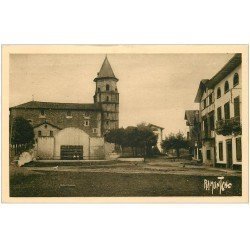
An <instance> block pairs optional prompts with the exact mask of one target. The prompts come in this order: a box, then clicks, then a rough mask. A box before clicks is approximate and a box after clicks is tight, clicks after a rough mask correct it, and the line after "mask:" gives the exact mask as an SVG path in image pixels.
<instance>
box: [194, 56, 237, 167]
mask: <svg viewBox="0 0 250 250" xmlns="http://www.w3.org/2000/svg"><path fill="white" fill-rule="evenodd" d="M241 87H242V83H241V54H235V55H234V56H233V58H232V59H231V60H230V61H229V62H228V63H227V64H226V65H225V66H224V67H223V68H222V69H221V70H220V71H219V72H218V73H216V74H215V75H214V76H213V77H212V78H211V79H210V80H203V81H201V83H200V85H199V89H198V92H197V95H196V98H195V102H198V103H199V106H200V116H201V136H202V155H203V162H204V163H205V164H209V165H214V166H225V167H228V168H232V167H235V168H241V165H242V149H241V137H242V132H241V117H242V108H241V103H242V94H241V92H242V91H241Z"/></svg>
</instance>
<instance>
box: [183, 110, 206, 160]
mask: <svg viewBox="0 0 250 250" xmlns="http://www.w3.org/2000/svg"><path fill="white" fill-rule="evenodd" d="M184 119H185V120H186V125H187V127H188V131H187V140H188V142H189V145H190V154H191V155H192V156H193V159H194V160H197V161H200V160H202V153H201V136H200V132H201V128H200V125H201V124H200V113H199V110H186V111H185V116H184Z"/></svg>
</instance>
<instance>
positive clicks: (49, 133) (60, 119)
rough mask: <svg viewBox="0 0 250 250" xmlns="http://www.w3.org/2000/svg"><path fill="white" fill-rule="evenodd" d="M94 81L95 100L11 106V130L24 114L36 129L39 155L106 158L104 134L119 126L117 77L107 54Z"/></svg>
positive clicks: (28, 103)
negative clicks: (14, 122)
mask: <svg viewBox="0 0 250 250" xmlns="http://www.w3.org/2000/svg"><path fill="white" fill-rule="evenodd" d="M94 82H95V84H96V90H95V94H94V103H90V104H86V103H56V102H38V101H31V102H27V103H24V104H20V105H18V106H15V107H11V108H10V132H11V131H12V124H13V121H14V119H15V118H16V117H23V118H25V119H26V120H28V121H29V122H30V123H31V124H32V126H33V128H34V133H35V142H36V146H37V155H38V157H39V156H40V158H56V159H62V158H65V159H66V158H68V159H75V158H80V159H83V158H90V157H100V158H103V157H104V155H105V152H104V151H105V148H104V138H103V137H104V135H105V133H107V132H108V131H109V130H110V129H115V128H118V127H119V93H118V89H117V82H118V79H117V78H116V77H115V75H114V72H113V70H112V68H111V65H110V63H109V61H108V58H107V56H106V57H105V60H104V62H103V64H102V66H101V69H100V71H99V73H98V74H97V77H96V78H95V79H94ZM79 138H80V139H79ZM91 142H92V143H91ZM94 148H95V149H96V150H94ZM101 151H102V152H101ZM100 152H101V153H100Z"/></svg>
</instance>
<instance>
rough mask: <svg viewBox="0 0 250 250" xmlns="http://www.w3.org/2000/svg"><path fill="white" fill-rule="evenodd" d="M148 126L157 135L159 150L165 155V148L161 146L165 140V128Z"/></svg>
mask: <svg viewBox="0 0 250 250" xmlns="http://www.w3.org/2000/svg"><path fill="white" fill-rule="evenodd" d="M148 126H149V127H150V128H151V129H152V130H153V132H154V134H155V135H157V144H156V146H157V148H158V149H159V151H160V153H163V148H162V146H161V143H162V140H163V130H164V128H162V127H160V126H157V125H154V124H151V123H149V124H148Z"/></svg>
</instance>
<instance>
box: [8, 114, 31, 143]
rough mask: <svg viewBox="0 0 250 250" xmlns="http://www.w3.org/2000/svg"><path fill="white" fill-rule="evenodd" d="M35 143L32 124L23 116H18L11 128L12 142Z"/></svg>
mask: <svg viewBox="0 0 250 250" xmlns="http://www.w3.org/2000/svg"><path fill="white" fill-rule="evenodd" d="M32 143H34V130H33V127H32V125H31V124H30V123H29V121H27V120H26V119H24V118H23V117H16V118H15V119H14V121H13V124H12V129H11V144H13V145H20V144H32Z"/></svg>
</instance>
